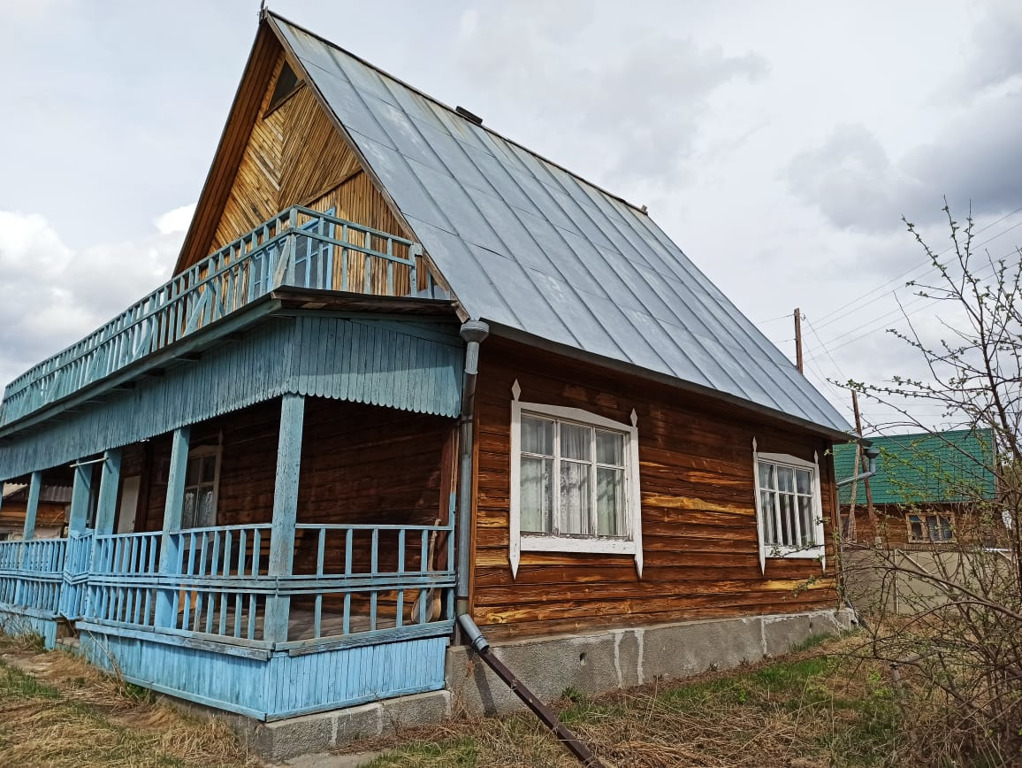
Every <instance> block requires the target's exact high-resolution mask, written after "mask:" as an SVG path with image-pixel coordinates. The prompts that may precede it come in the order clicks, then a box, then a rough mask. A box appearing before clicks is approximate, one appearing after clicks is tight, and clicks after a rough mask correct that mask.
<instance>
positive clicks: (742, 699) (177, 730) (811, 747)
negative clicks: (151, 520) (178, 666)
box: [0, 635, 914, 768]
mask: <svg viewBox="0 0 1022 768" xmlns="http://www.w3.org/2000/svg"><path fill="white" fill-rule="evenodd" d="M858 643H859V641H858V640H857V639H856V638H852V637H850V638H844V639H840V640H836V641H835V640H827V641H823V640H819V639H813V640H811V641H810V642H807V643H805V644H803V645H802V646H800V647H799V648H798V649H797V650H796V651H795V652H794V653H792V654H791V655H789V656H787V657H785V658H784V659H782V660H779V661H773V662H764V663H759V664H750V665H745V666H743V667H740V668H739V669H737V670H732V671H730V672H711V673H707V674H705V675H703V676H701V677H699V678H695V679H690V680H688V681H685V682H680V683H671V684H665V683H663V682H660V681H658V682H654V683H651V684H649V685H647V686H646V687H644V688H640V689H633V690H630V691H626V692H618V693H614V694H611V695H607V696H602V697H591V696H586V695H585V694H583V693H581V692H580V691H578V690H574V689H568V690H565V691H564V693H563V696H562V699H561V701H559V702H558V703H557V709H558V710H559V712H560V716H561V718H562V720H563V721H564V722H565V723H566V724H567V725H568V726H569V727H570V728H571V729H572V730H574V731H575V733H576V734H577V735H578V736H579V738H580V739H582V741H584V742H585V743H586V744H588V745H590V746H591V747H592V749H593V750H594V751H595V752H596V754H597V755H598V756H599V757H600V759H601V760H602V761H603V762H604V764H605V765H606V766H607V767H608V768H613V767H614V766H619V767H623V766H629V768H660V766H678V765H681V766H737V767H740V766H749V767H750V768H751V767H752V766H755V767H756V768H759V767H760V766H775V765H776V766H787V767H788V768H825V767H826V768H866V767H872V766H876V768H901V766H908V765H914V763H913V762H912V761H911V759H910V756H908V755H905V754H903V744H904V739H903V738H902V736H903V734H902V732H901V721H900V710H899V708H898V705H897V701H896V699H895V696H894V693H893V691H892V689H891V686H890V681H889V678H888V673H887V670H886V668H884V667H880V666H870V665H869V664H868V663H864V662H861V661H855V660H853V659H852V657H851V655H850V654H849V653H847V652H848V651H849V650H851V649H852V647H853V646H854V645H857V644H858ZM363 749H376V750H379V749H385V750H387V751H386V752H384V754H383V755H381V756H380V757H379V758H377V759H376V760H375V761H373V762H372V763H371V768H447V767H448V766H451V767H453V768H483V767H484V766H494V767H495V768H511V766H516V767H518V766H544V767H546V766H551V767H553V768H559V767H563V768H569V767H570V768H575V766H577V765H578V763H577V762H576V761H575V760H574V758H572V757H571V755H570V754H569V753H568V752H567V751H566V750H565V749H563V748H562V747H561V745H560V744H558V743H557V742H556V740H555V739H554V738H553V737H552V736H551V734H550V733H549V732H548V731H546V729H544V728H543V727H542V726H541V725H540V724H539V722H538V721H537V720H536V719H535V718H534V717H532V716H531V715H530V714H526V713H522V714H516V715H512V716H508V717H503V718H489V719H483V720H461V721H453V722H448V723H444V724H441V725H435V726H432V727H431V728H429V729H423V730H418V731H407V732H404V733H402V734H401V736H400V737H399V738H397V739H391V740H389V741H378V742H376V743H365V744H361V745H354V746H353V747H352V748H351V749H350V750H349V751H360V750H363ZM0 765H3V766H7V765H11V766H18V768H34V767H35V766H47V767H50V766H52V767H53V768H65V767H66V768H72V767H73V768H98V766H112V767H113V768H127V767H128V766H131V768H157V767H158V766H165V767H173V768H193V767H194V768H199V766H202V768H209V767H215V766H222V768H243V767H246V768H247V767H249V766H252V767H253V768H254V767H255V766H259V765H260V763H259V762H258V761H257V760H256V759H255V758H253V757H252V756H250V755H249V754H247V753H246V752H245V751H244V750H243V749H242V748H241V747H240V746H239V745H238V743H237V741H236V740H235V738H234V736H233V734H231V733H230V731H229V730H228V728H227V726H226V725H225V724H224V723H222V722H220V721H218V720H210V719H196V718H192V717H189V716H187V715H185V714H182V713H181V712H179V711H177V710H176V709H174V708H172V707H170V706H168V705H167V704H165V703H162V701H161V700H160V699H159V698H158V697H155V696H154V695H153V694H152V693H151V692H150V691H148V690H147V689H144V688H139V687H137V686H134V685H130V684H126V683H124V682H121V681H118V680H117V679H115V678H113V677H110V676H108V675H105V674H103V673H101V672H100V671H98V670H96V669H95V668H93V667H90V666H89V665H87V664H85V663H84V662H83V661H82V660H80V659H78V658H77V657H74V656H71V655H68V654H64V653H59V652H51V653H45V652H43V651H41V650H40V648H39V647H38V645H37V644H35V643H34V642H33V641H32V640H31V639H25V638H19V639H11V638H5V637H4V636H2V635H0Z"/></svg>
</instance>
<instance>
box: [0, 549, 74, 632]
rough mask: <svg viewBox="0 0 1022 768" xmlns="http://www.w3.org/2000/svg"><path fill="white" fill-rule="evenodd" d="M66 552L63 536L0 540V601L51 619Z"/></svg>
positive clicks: (56, 611) (57, 610)
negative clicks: (27, 539)
mask: <svg viewBox="0 0 1022 768" xmlns="http://www.w3.org/2000/svg"><path fill="white" fill-rule="evenodd" d="M66 556H67V539H33V540H30V541H4V542H0V605H3V606H11V607H14V608H17V609H22V610H24V612H26V613H28V614H30V615H33V616H36V617H39V618H51V619H55V618H56V617H57V616H58V615H59V613H60V605H61V594H62V592H63V590H62V587H63V584H64V561H65V558H66Z"/></svg>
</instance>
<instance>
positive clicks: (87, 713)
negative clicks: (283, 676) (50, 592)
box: [0, 635, 261, 768]
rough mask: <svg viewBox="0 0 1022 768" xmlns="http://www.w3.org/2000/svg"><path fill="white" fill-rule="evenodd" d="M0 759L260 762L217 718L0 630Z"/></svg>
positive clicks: (71, 766) (136, 765)
mask: <svg viewBox="0 0 1022 768" xmlns="http://www.w3.org/2000/svg"><path fill="white" fill-rule="evenodd" d="M0 765H3V766H19V768H34V767H35V766H39V767H40V768H42V767H43V766H45V767H46V768H65V766H66V768H92V767H93V766H96V767H98V766H110V767H111V768H117V767H120V766H123V767H124V768H128V767H130V768H149V767H150V766H152V767H153V768H155V767H156V766H179V767H180V768H188V767H190V766H195V767H196V768H198V767H199V766H202V768H209V767H212V766H222V767H223V768H241V767H242V766H258V765H261V763H259V762H258V761H257V760H255V759H254V758H252V757H251V756H250V755H248V754H247V753H246V752H245V751H244V750H243V749H242V748H241V747H240V746H239V745H238V742H237V740H236V739H235V737H234V735H233V733H231V731H230V730H229V729H228V727H227V726H226V725H225V724H224V723H223V722H221V721H219V720H214V719H204V718H193V717H189V716H187V715H184V714H182V713H180V712H178V711H177V710H176V709H174V708H172V707H171V706H169V705H167V704H165V703H161V702H158V701H157V700H156V698H155V697H154V696H153V695H152V694H151V693H150V692H149V691H145V690H143V689H140V688H137V687H136V686H132V685H128V684H125V683H123V682H121V681H119V680H117V679H116V678H114V677H111V676H109V675H105V674H103V673H102V672H100V671H99V670H97V669H96V668H95V667H91V666H89V665H88V664H86V663H85V662H84V661H83V660H81V659H79V658H77V657H75V656H72V655H70V654H66V653H61V652H51V653H44V652H43V651H42V649H41V648H40V647H39V646H38V644H37V643H36V642H34V641H32V640H30V639H21V638H8V637H6V636H3V635H0Z"/></svg>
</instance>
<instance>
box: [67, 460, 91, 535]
mask: <svg viewBox="0 0 1022 768" xmlns="http://www.w3.org/2000/svg"><path fill="white" fill-rule="evenodd" d="M91 498H92V464H76V465H75V480H74V485H73V486H72V487H71V518H70V520H69V521H68V524H67V533H68V536H69V537H74V536H78V535H80V534H82V533H84V532H85V526H86V524H87V523H88V521H89V500H90V499H91Z"/></svg>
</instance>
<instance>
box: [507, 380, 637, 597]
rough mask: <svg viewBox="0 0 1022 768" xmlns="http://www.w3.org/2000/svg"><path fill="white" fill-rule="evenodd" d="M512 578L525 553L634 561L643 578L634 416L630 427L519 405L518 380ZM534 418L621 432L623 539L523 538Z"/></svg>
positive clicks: (572, 411)
mask: <svg viewBox="0 0 1022 768" xmlns="http://www.w3.org/2000/svg"><path fill="white" fill-rule="evenodd" d="M511 393H512V395H513V396H514V399H513V400H512V401H511V521H510V526H511V530H510V552H509V555H510V559H511V573H512V576H513V577H517V576H518V565H519V563H520V562H521V555H522V552H584V553H597V554H608V555H631V556H632V557H633V558H634V560H635V569H636V571H637V573H638V575H639V577H640V578H641V577H642V506H641V504H642V497H641V495H640V493H639V432H638V429H637V427H636V424H637V423H638V415H637V414H636V413H635V411H634V410H632V414H631V421H632V423H631V424H625V423H623V422H620V421H614V420H613V419H608V418H605V417H603V416H598V415H597V414H595V413H590V412H589V411H584V410H582V409H581V408H569V407H565V406H559V405H547V404H545V403H523V402H520V401H519V399H518V398H519V396H520V394H521V387H520V386H519V384H518V381H517V380H516V381H515V383H514V385H513V386H512V388H511ZM523 413H524V414H528V415H536V416H541V417H547V418H553V419H558V420H562V421H568V422H575V423H577V424H581V425H584V426H590V427H597V428H600V429H607V430H611V431H614V432H618V433H621V434H623V435H624V437H625V449H624V454H625V469H624V481H625V492H624V499H625V514H624V521H623V522H624V525H625V531H626V533H625V535H624V536H599V535H596V536H562V535H556V534H549V533H529V532H526V533H523V532H522V512H521V478H522V453H521V441H522V414H523Z"/></svg>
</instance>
